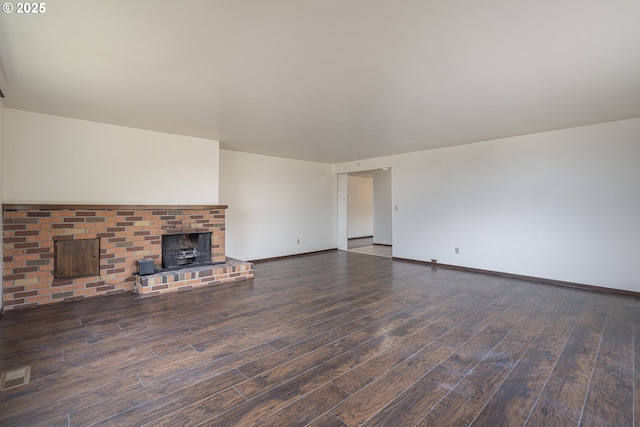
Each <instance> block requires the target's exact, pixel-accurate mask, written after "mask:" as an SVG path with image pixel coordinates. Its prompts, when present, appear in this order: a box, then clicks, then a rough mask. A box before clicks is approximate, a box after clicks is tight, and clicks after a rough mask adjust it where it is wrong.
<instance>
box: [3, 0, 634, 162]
mask: <svg viewBox="0 0 640 427" xmlns="http://www.w3.org/2000/svg"><path fill="white" fill-rule="evenodd" d="M12 3H13V4H16V2H12ZM45 7H46V11H45V13H43V14H39V15H34V14H31V15H25V14H16V13H15V11H14V12H13V13H10V14H6V13H2V14H0V15H1V16H0V66H1V71H2V75H1V76H0V88H2V90H3V91H4V93H5V95H6V98H5V99H4V103H5V106H7V107H11V108H16V109H22V110H28V111H34V112H41V113H47V114H53V115H58V116H64V117H73V118H78V119H85V120H92V121H97V122H104V123H112V124H117V125H123V126H132V127H137V128H143V129H152V130H157V131H162V132H169V133H176V134H183V135H191V136H198V137H203V138H209V139H215V140H219V141H220V144H221V148H224V149H230V150H238V151H246V152H251V153H258V154H267V155H273V156H280V157H288V158H295V159H305V160H312V161H318V162H327V163H339V162H345V161H353V160H358V159H365V158H371V157H379V156H384V155H391V154H395V153H401V152H410V151H416V150H422V149H428V148H434V147H442V146H447V145H457V144H465V143H470V142H476V141H481V140H487V139H495V138H501V137H506V136H514V135H521V134H527V133H534V132H541V131H547V130H554V129H560V128H568V127H573V126H581V125H587V124H593V123H600V122H606V121H613V120H620V119H626V118H632V117H640V24H639V18H640V1H638V0H535V1H533V0H532V1H524V0H483V1H478V0H316V1H312V0H270V1H266V0H262V1H260V0H254V1H246V0H226V1H214V0H189V1H175V0H171V1H167V0H91V1H87V0H55V1H47V2H45Z"/></svg>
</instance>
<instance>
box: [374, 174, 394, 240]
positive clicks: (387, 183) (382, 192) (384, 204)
mask: <svg viewBox="0 0 640 427" xmlns="http://www.w3.org/2000/svg"><path fill="white" fill-rule="evenodd" d="M391 210H392V199H391V169H387V170H383V169H380V170H376V171H373V243H375V244H379V245H391V244H392V243H393V241H392V233H391V230H392V211H391Z"/></svg>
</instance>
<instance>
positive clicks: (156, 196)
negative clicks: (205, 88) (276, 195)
mask: <svg viewBox="0 0 640 427" xmlns="http://www.w3.org/2000/svg"><path fill="white" fill-rule="evenodd" d="M4 114H5V133H4V135H5V140H4V161H3V163H2V165H3V167H2V174H3V179H4V186H3V200H4V202H5V203H43V204H46V203H51V204H64V203H79V204H140V205H142V204H217V203H218V151H219V144H218V141H212V140H206V139H200V138H193V137H187V136H179V135H171V134H166V133H160V132H152V131H147V130H142V129H134V128H126V127H121V126H114V125H107V124H103V123H95V122H88V121H83V120H76V119H69V118H64V117H56V116H50V115H45V114H38V113H31V112H26V111H21V110H14V109H10V108H6V109H5V110H4Z"/></svg>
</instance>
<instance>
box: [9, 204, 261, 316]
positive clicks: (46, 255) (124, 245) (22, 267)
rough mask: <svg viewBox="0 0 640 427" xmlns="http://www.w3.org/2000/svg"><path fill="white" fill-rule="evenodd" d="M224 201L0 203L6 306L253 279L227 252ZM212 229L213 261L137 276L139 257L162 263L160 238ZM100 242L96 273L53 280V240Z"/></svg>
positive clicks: (248, 265) (145, 293) (246, 266)
mask: <svg viewBox="0 0 640 427" xmlns="http://www.w3.org/2000/svg"><path fill="white" fill-rule="evenodd" d="M226 208H227V206H223V205H209V206H121V205H117V206H100V205H89V206H87V205H84V206H79V205H3V244H4V254H3V255H4V257H3V263H4V266H3V300H4V301H3V306H4V309H5V310H12V309H16V308H26V307H33V306H37V305H42V304H50V303H55V302H62V301H71V300H77V299H83V298H88V297H94V296H100V295H109V294H113V293H120V292H130V291H134V290H135V291H136V292H137V293H138V294H139V295H140V296H151V295H158V294H161V293H165V292H171V291H177V290H186V289H190V288H194V287H199V286H207V285H212V284H217V283H221V282H228V281H236V280H243V279H249V278H252V277H253V266H252V264H251V263H248V262H243V261H238V260H232V259H227V258H226V256H225V210H226ZM178 232H180V233H182V232H211V258H212V261H213V262H214V263H216V264H215V265H209V266H199V267H192V268H187V269H185V270H178V271H172V272H162V273H155V274H152V275H148V276H140V277H139V276H138V275H137V274H136V273H137V264H136V263H137V261H138V260H140V259H143V258H151V259H153V263H154V267H155V268H156V269H160V268H161V266H162V260H161V255H162V236H163V235H165V234H172V233H178ZM96 238H97V239H99V245H100V257H99V274H98V275H92V276H86V277H75V278H65V279H58V278H55V277H54V248H55V242H56V241H63V240H80V239H96Z"/></svg>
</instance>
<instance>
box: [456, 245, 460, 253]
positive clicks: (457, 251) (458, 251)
mask: <svg viewBox="0 0 640 427" xmlns="http://www.w3.org/2000/svg"><path fill="white" fill-rule="evenodd" d="M455 251H456V253H457V254H459V253H460V248H459V247H457V246H456V249H455Z"/></svg>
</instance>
